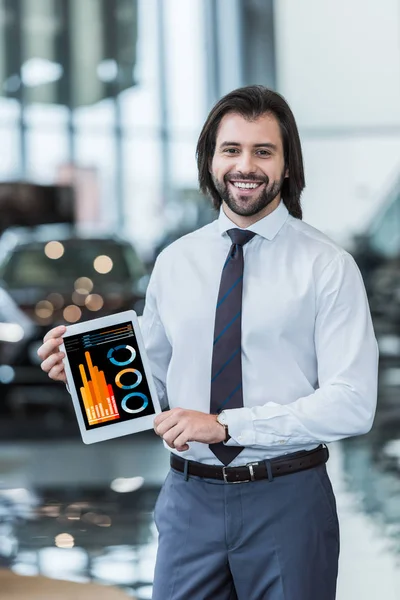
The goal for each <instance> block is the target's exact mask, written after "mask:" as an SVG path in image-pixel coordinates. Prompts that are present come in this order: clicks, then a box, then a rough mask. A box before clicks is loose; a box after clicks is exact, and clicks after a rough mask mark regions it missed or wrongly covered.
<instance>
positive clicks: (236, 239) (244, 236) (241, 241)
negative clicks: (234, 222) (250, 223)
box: [227, 229, 256, 246]
mask: <svg viewBox="0 0 400 600" xmlns="http://www.w3.org/2000/svg"><path fill="white" fill-rule="evenodd" d="M227 234H228V235H229V237H230V238H231V240H232V243H233V244H238V245H239V246H244V245H245V244H247V242H249V241H250V240H251V238H253V237H254V236H255V235H256V234H255V233H254V231H246V230H244V229H228V231H227Z"/></svg>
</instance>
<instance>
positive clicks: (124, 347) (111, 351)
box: [107, 345, 136, 367]
mask: <svg viewBox="0 0 400 600" xmlns="http://www.w3.org/2000/svg"><path fill="white" fill-rule="evenodd" d="M116 350H129V352H130V353H131V356H130V358H129V359H128V360H124V361H120V360H117V359H116V358H114V357H113V354H114V352H115V351H116ZM107 358H108V360H109V361H110V362H112V364H113V365H117V367H124V366H125V365H129V364H130V363H131V362H133V361H134V360H135V358H136V350H135V348H132V346H127V345H122V346H115V348H110V349H109V351H108V352H107Z"/></svg>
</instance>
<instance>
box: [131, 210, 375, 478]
mask: <svg viewBox="0 0 400 600" xmlns="http://www.w3.org/2000/svg"><path fill="white" fill-rule="evenodd" d="M234 227H237V226H236V225H235V224H234V223H232V221H230V220H229V219H228V217H227V216H226V215H225V213H224V211H223V210H222V209H221V211H220V215H219V219H217V220H216V221H214V222H213V223H211V224H209V225H206V226H205V227H202V228H201V229H198V230H197V231H194V232H193V233H190V234H189V235H186V236H184V237H182V238H181V239H179V240H177V241H176V242H174V243H173V244H171V245H170V246H168V247H167V248H166V249H165V250H164V251H163V252H162V253H161V254H160V255H159V256H158V258H157V261H156V264H155V266H154V270H153V273H152V277H151V280H150V283H149V287H148V291H147V297H146V306H145V310H144V314H143V318H142V323H141V328H142V331H143V336H144V339H145V344H146V350H147V353H148V356H149V359H150V363H151V367H152V372H153V375H154V379H155V383H156V387H157V391H158V394H159V397H160V402H161V405H162V406H163V407H164V408H165V407H167V406H168V405H169V407H170V408H174V407H181V408H186V409H193V410H198V411H202V412H205V413H209V412H210V387H211V359H212V349H213V336H214V321H215V307H216V303H217V297H218V290H219V284H220V278H221V272H222V267H223V265H224V262H225V260H226V257H227V254H228V251H229V248H230V246H231V240H230V238H229V236H228V234H227V233H226V232H227V230H228V229H231V228H234ZM248 229H249V230H250V231H254V232H255V233H256V234H257V235H256V236H254V238H253V239H251V240H250V241H249V242H248V243H247V244H246V245H245V246H244V248H243V250H244V278H243V308H242V371H243V403H244V406H243V408H235V409H226V410H225V411H224V412H225V414H226V416H227V423H228V427H229V433H230V435H231V439H230V440H229V441H228V445H234V446H236V445H241V446H245V448H244V450H243V451H242V452H241V453H240V454H239V456H238V457H237V458H236V459H235V460H234V461H233V462H232V463H231V465H230V466H235V465H241V464H246V463H248V462H253V461H258V460H262V459H266V458H274V457H277V456H279V455H282V454H287V453H289V452H297V451H299V450H303V449H304V450H311V449H312V448H315V447H316V446H318V444H320V443H321V442H332V441H334V440H339V439H341V438H345V437H349V436H354V435H359V434H362V433H366V432H367V431H369V430H370V428H371V426H372V422H373V419H374V414H375V409H376V399H377V371H378V349H377V343H376V339H375V336H374V331H373V326H372V322H371V316H370V311H369V306H368V301H367V297H366V293H365V288H364V284H363V281H362V278H361V275H360V272H359V270H358V267H357V265H356V264H355V262H354V259H353V258H352V256H351V255H350V254H348V253H347V252H346V251H345V250H343V249H342V248H340V247H339V246H337V244H335V243H334V242H333V241H332V240H330V239H329V238H328V237H327V236H326V235H324V234H323V233H321V232H320V231H318V230H317V229H314V228H313V227H311V226H310V225H308V224H307V223H304V222H303V221H300V220H299V219H295V218H294V217H292V216H291V215H290V214H289V213H288V211H287V209H286V206H285V205H284V204H283V202H281V203H280V205H279V206H278V208H277V209H276V210H274V211H273V212H272V213H271V214H270V215H268V216H267V217H265V218H263V219H262V220H260V221H258V222H257V223H254V224H253V225H251V226H250V227H249V228H248ZM189 446H190V447H189V450H187V451H186V452H180V453H179V452H177V451H175V453H176V454H178V455H179V456H182V457H184V458H186V459H189V460H195V461H200V462H203V463H207V464H216V463H218V464H219V461H218V459H217V458H216V457H215V455H214V454H213V453H212V452H211V451H210V449H209V447H208V445H207V444H202V443H199V442H190V443H189ZM166 447H167V448H168V449H169V447H168V446H166Z"/></svg>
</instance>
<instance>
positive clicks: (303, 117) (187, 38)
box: [0, 0, 400, 254]
mask: <svg viewBox="0 0 400 600" xmlns="http://www.w3.org/2000/svg"><path fill="white" fill-rule="evenodd" d="M399 13H400V8H399V2H398V0H384V2H382V3H379V4H377V3H376V2H374V1H373V0H364V1H362V0H352V1H351V2H347V1H345V0H338V1H337V2H335V3H324V2H319V1H318V0H302V2H297V1H296V0H279V1H275V2H273V1H272V0H190V1H189V2H182V1H181V0H162V1H161V0H107V1H104V0H103V1H100V0H85V2H79V1H78V0H76V1H75V0H1V2H0V81H1V87H0V94H1V98H0V133H1V138H2V141H3V143H2V144H1V148H0V180H1V181H3V182H4V181H16V180H25V181H30V182H37V183H42V184H56V183H61V182H62V183H69V182H70V181H71V179H73V180H74V182H75V186H76V187H78V188H79V194H78V196H79V199H78V202H77V209H76V212H77V213H79V219H80V220H81V221H86V222H89V223H93V222H94V221H96V224H97V223H100V224H101V225H103V226H105V227H107V228H112V229H114V230H118V231H122V232H123V233H126V234H128V235H130V236H132V237H133V238H134V239H135V241H136V242H137V244H138V245H139V247H140V249H141V251H142V252H143V253H145V254H146V253H147V254H149V253H151V251H152V249H153V248H154V246H155V244H156V243H157V242H158V241H159V239H160V238H161V237H162V235H163V234H164V232H165V229H166V228H170V227H172V223H175V224H176V223H177V221H179V220H180V219H182V220H183V221H184V225H183V226H184V227H185V226H186V221H189V222H190V221H191V220H195V219H196V218H197V216H196V215H198V211H199V210H200V209H199V207H198V204H199V203H200V204H202V203H201V201H200V200H199V199H198V197H197V192H196V190H197V182H196V166H195V160H194V147H195V142H196V139H197V136H198V133H199V130H200V128H201V125H202V123H203V120H204V118H205V116H206V114H207V112H208V110H209V109H210V107H211V105H212V104H213V102H214V101H215V100H216V99H217V98H219V97H220V96H221V95H223V94H224V93H226V92H227V91H228V90H231V89H233V88H235V87H238V86H241V85H247V84H251V83H262V84H264V85H267V86H271V87H273V88H274V89H277V90H279V91H280V92H281V93H283V95H284V96H285V97H286V98H287V100H288V101H289V103H290V105H291V107H292V109H293V111H294V113H295V116H296V118H297V121H298V125H299V128H300V132H301V137H302V142H303V148H304V155H305V162H306V169H307V171H306V172H307V189H306V192H305V194H304V207H305V217H306V219H307V220H308V221H310V222H311V223H312V224H314V225H315V226H317V227H320V228H321V229H323V230H324V231H326V232H327V233H328V234H331V235H332V236H333V237H335V238H336V239H338V240H339V241H341V242H342V243H344V244H348V245H349V244H350V243H351V238H352V235H353V234H354V233H361V232H364V231H365V229H366V227H368V224H369V223H370V220H371V219H372V218H373V216H374V215H375V214H376V212H377V210H378V208H379V207H380V206H381V205H382V202H383V201H384V199H385V196H386V195H387V194H388V192H389V190H390V188H391V187H392V186H393V185H394V183H395V180H396V178H397V175H398V170H399V156H400V145H399V144H400V141H399V140H400V110H399V106H400V76H399V73H400V52H399V45H400V41H399V37H400V29H399V21H400V15H399ZM89 24H90V27H89ZM202 208H204V206H202ZM185 211H186V215H182V213H183V212H185ZM196 211H197V212H196ZM171 221H172V223H171ZM189 226H190V225H189Z"/></svg>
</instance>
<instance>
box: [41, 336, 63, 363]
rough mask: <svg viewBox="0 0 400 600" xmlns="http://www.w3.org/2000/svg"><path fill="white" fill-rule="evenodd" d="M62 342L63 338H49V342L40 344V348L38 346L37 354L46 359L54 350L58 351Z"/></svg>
mask: <svg viewBox="0 0 400 600" xmlns="http://www.w3.org/2000/svg"><path fill="white" fill-rule="evenodd" d="M62 343H63V340H62V338H54V339H50V340H47V342H45V343H44V344H42V345H41V346H40V348H38V351H37V355H38V356H39V357H40V358H41V359H43V360H44V359H46V358H48V357H49V356H50V355H51V354H53V353H54V352H58V347H59V346H61V344H62Z"/></svg>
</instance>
